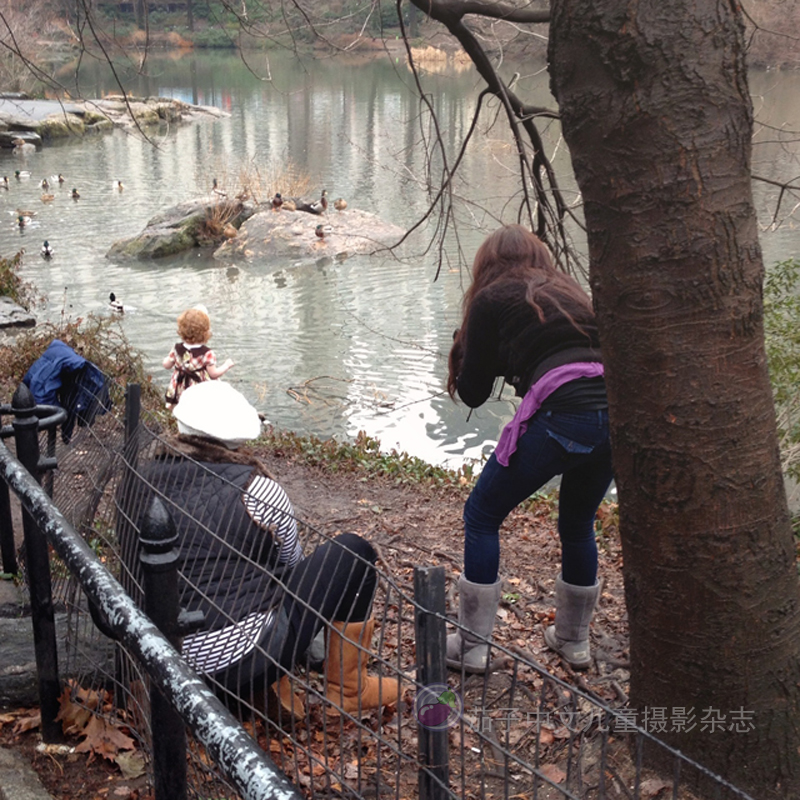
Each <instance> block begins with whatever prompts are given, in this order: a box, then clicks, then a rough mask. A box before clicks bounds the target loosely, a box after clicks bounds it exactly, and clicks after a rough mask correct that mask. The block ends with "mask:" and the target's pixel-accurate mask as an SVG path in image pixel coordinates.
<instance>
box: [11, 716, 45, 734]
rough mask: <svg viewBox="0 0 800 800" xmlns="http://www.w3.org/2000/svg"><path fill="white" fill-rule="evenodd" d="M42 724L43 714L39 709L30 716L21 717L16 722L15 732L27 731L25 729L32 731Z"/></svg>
mask: <svg viewBox="0 0 800 800" xmlns="http://www.w3.org/2000/svg"><path fill="white" fill-rule="evenodd" d="M41 724H42V715H41V714H40V713H39V712H38V711H34V712H33V713H32V714H31V715H30V716H29V717H19V718H18V719H17V721H16V722H15V723H14V733H15V734H17V733H25V731H32V730H35V729H36V728H38V727H39V726H40V725H41Z"/></svg>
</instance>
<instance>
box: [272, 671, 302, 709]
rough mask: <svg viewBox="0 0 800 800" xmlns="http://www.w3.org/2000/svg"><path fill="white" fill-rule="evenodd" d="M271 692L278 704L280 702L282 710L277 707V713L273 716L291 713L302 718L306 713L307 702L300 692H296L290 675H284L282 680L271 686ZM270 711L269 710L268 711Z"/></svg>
mask: <svg viewBox="0 0 800 800" xmlns="http://www.w3.org/2000/svg"><path fill="white" fill-rule="evenodd" d="M270 690H271V694H272V695H273V697H274V698H275V700H276V701H277V702H276V706H277V703H280V706H281V709H282V711H281V712H278V710H277V708H275V710H274V711H275V713H274V714H272V715H271V716H278V714H279V713H280V715H281V716H283V717H284V718H285V717H286V716H287V715H289V716H292V717H294V718H295V719H302V718H303V717H305V715H306V708H305V704H304V703H303V698H302V697H301V696H300V695H299V694H295V691H294V687H293V685H292V681H290V680H289V676H288V675H284V676H283V677H282V678H281V679H280V680H277V681H275V683H273V684H272V686H270ZM268 713H269V712H268Z"/></svg>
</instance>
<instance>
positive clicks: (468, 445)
mask: <svg viewBox="0 0 800 800" xmlns="http://www.w3.org/2000/svg"><path fill="white" fill-rule="evenodd" d="M147 68H148V71H149V77H147V78H143V77H140V76H132V77H127V78H126V81H127V84H126V85H127V86H128V88H129V91H132V92H134V93H138V94H146V95H162V96H171V97H177V98H181V99H184V100H187V101H190V102H198V103H201V104H207V105H214V106H218V107H220V108H223V109H224V110H226V111H228V112H229V113H230V114H231V116H230V118H227V119H223V120H218V121H213V122H202V123H197V124H191V125H185V126H180V127H177V128H174V129H172V130H169V131H162V132H159V134H158V135H157V137H156V140H155V145H156V146H154V145H153V143H151V142H147V141H143V140H142V138H141V137H139V136H137V135H132V134H130V133H126V132H123V131H121V130H116V131H114V132H112V133H109V134H105V135H100V136H96V137H92V138H85V139H83V140H79V141H69V142H65V143H60V144H53V145H47V146H46V147H44V148H42V149H41V150H39V151H37V152H36V153H34V154H31V155H30V156H28V157H26V158H23V157H20V156H15V155H12V154H11V153H9V152H6V151H3V152H0V175H2V174H7V175H9V176H12V175H13V173H14V170H16V169H22V170H29V171H30V172H31V177H30V178H29V179H27V180H22V181H19V182H17V181H14V180H13V178H12V179H11V183H12V185H11V188H10V190H9V191H8V192H3V193H2V196H0V254H2V255H6V256H8V255H12V254H13V253H15V252H16V251H17V250H19V249H20V248H21V247H22V248H25V250H26V256H25V258H24V273H23V274H24V277H25V278H26V279H28V280H30V281H31V282H33V283H34V284H36V285H37V287H38V288H39V289H40V290H41V291H43V292H44V293H46V295H47V297H48V302H47V304H46V306H45V307H43V308H40V309H38V314H39V316H40V317H44V316H48V317H51V318H53V317H58V316H59V315H61V314H62V313H65V314H67V315H69V316H71V317H78V316H81V315H83V314H85V313H87V312H90V311H92V312H97V313H108V312H107V302H108V295H109V292H112V291H113V292H115V294H116V295H117V296H118V297H119V298H120V299H121V300H122V301H123V302H124V303H125V305H126V308H127V309H128V312H127V313H126V314H125V315H124V317H123V319H122V322H121V324H122V325H123V327H124V329H125V332H126V334H127V336H128V338H129V339H130V341H131V342H132V343H133V344H134V345H135V346H136V347H137V348H139V349H140V350H141V351H142V352H144V354H145V356H146V359H147V365H148V368H149V369H150V370H151V372H152V375H153V377H154V380H156V381H157V382H158V383H159V384H161V385H166V383H167V381H168V379H169V373H168V372H167V371H166V370H163V369H162V368H161V360H162V359H163V357H164V356H165V355H166V354H167V352H168V351H169V349H170V347H171V346H172V344H173V342H174V341H175V339H176V334H175V319H176V317H177V315H178V314H179V313H180V312H181V311H182V310H183V309H184V308H186V307H188V306H190V305H194V304H196V303H203V304H205V305H206V306H207V307H208V308H209V311H210V313H211V318H212V327H213V332H214V335H213V339H212V342H211V344H212V345H213V347H214V350H215V351H216V353H217V355H218V357H219V358H220V359H221V360H222V359H225V358H227V357H231V358H233V359H234V360H235V361H236V362H237V366H236V367H235V368H234V370H232V371H231V372H229V373H228V379H229V380H230V381H231V382H232V383H233V384H234V385H235V386H236V387H237V388H238V389H240V390H241V391H242V392H243V393H244V394H245V395H246V396H247V397H248V399H250V401H251V402H252V403H253V404H254V405H255V406H256V407H257V408H258V409H259V410H260V411H262V412H263V413H264V414H265V415H266V416H267V418H268V419H269V420H270V421H271V422H273V423H275V424H277V425H278V426H280V427H282V428H287V429H291V430H296V431H299V432H305V433H314V434H317V435H319V436H322V437H328V436H331V435H336V436H338V437H339V438H344V437H354V436H355V435H356V434H357V433H358V431H360V430H364V431H366V432H367V433H368V434H369V435H371V436H374V437H376V438H378V439H380V440H381V442H382V445H383V447H384V449H390V448H397V449H398V450H401V451H405V452H408V453H409V454H412V455H415V456H419V457H420V458H423V459H425V460H426V461H429V462H431V463H439V464H448V465H450V466H458V465H460V464H461V463H462V462H463V461H464V459H476V458H480V457H481V456H482V455H484V454H486V453H488V452H490V451H491V449H492V447H493V446H494V444H495V442H496V440H497V437H498V436H499V432H500V430H501V428H502V425H503V424H504V423H505V422H506V421H507V420H508V419H509V418H510V416H511V415H512V414H513V408H514V406H513V404H512V402H511V399H510V398H511V392H510V391H509V390H508V389H506V390H505V392H504V399H500V400H495V401H492V402H490V403H487V404H486V405H485V406H484V407H482V408H480V409H477V410H476V411H474V412H473V413H472V414H471V415H468V413H467V409H466V408H465V407H464V406H463V405H456V404H454V403H453V402H452V401H451V400H450V399H449V398H448V397H447V395H446V394H445V393H444V384H445V379H446V374H447V361H446V359H447V352H448V349H449V346H450V343H451V338H452V332H453V329H454V328H455V327H456V325H457V324H458V320H459V316H460V313H459V312H460V302H461V294H462V290H463V285H464V282H465V281H466V280H467V273H466V267H467V265H468V264H469V263H470V262H471V259H472V256H473V254H474V251H475V248H476V246H477V244H478V243H479V242H480V241H481V239H482V238H483V236H484V235H485V233H486V231H488V230H492V229H493V228H494V227H496V225H497V224H498V221H499V220H501V219H502V220H505V221H511V220H513V219H514V217H515V211H516V205H515V203H517V202H518V200H519V185H518V181H517V178H516V173H515V170H514V162H515V158H514V152H513V148H512V147H511V145H510V142H509V139H508V136H507V135H506V133H505V130H504V124H503V121H502V119H500V120H498V121H497V124H496V125H495V126H491V125H490V124H489V122H488V120H489V117H488V116H487V117H486V119H487V121H486V122H485V123H482V124H481V125H480V126H479V129H478V133H477V135H476V136H475V137H474V140H473V142H472V144H471V145H470V147H469V148H468V150H467V153H466V155H465V158H464V162H463V168H462V171H461V173H460V177H459V179H458V181H457V182H456V185H455V186H454V207H455V216H456V218H457V219H458V221H459V227H458V236H456V235H455V234H454V233H450V234H449V235H448V238H447V254H448V259H449V261H448V263H445V264H444V265H443V267H442V269H441V270H440V273H439V277H438V279H436V280H434V278H435V276H436V273H437V269H438V267H439V264H438V262H437V258H436V253H435V252H434V251H435V248H433V249H431V248H429V247H428V244H429V242H430V240H431V237H432V235H433V230H434V225H435V223H434V222H431V223H429V224H428V225H427V226H423V227H422V229H421V230H420V231H419V232H417V233H416V234H414V236H412V237H411V239H410V241H409V242H408V243H407V244H405V245H404V246H403V248H402V249H401V250H400V251H399V252H398V253H397V254H395V255H393V256H387V255H382V256H371V257H357V258H356V257H353V258H349V259H346V260H344V261H330V260H322V261H319V262H317V263H300V264H298V263H291V262H290V261H288V260H287V261H284V262H281V261H279V260H278V261H270V262H265V263H258V264H244V263H237V262H236V261H233V260H231V261H219V260H214V259H213V258H211V257H210V256H209V254H208V253H205V252H201V251H193V252H191V253H190V254H188V255H184V256H180V257H176V258H169V259H162V260H158V261H147V262H139V261H117V260H110V259H108V258H106V255H105V254H106V252H107V251H108V248H109V246H110V245H111V243H112V242H113V241H115V240H117V239H120V238H124V237H128V236H133V235H135V234H137V233H139V232H140V231H141V230H142V228H143V227H144V225H145V223H146V222H147V220H148V219H149V218H150V217H152V216H153V215H154V214H155V213H156V212H158V211H159V210H161V209H162V208H164V207H166V206H169V205H172V204H175V203H178V202H181V201H184V200H187V199H190V198H193V197H196V196H199V195H202V194H205V193H207V192H208V190H209V188H210V186H211V182H212V180H213V179H214V178H215V177H217V178H218V179H219V180H220V182H221V183H222V184H223V185H228V186H230V185H232V184H235V182H236V176H237V175H238V174H239V173H240V171H241V170H242V169H249V170H253V169H258V170H259V171H260V172H262V173H266V174H269V172H270V171H271V170H273V171H274V170H275V169H277V168H278V167H280V166H281V165H285V164H293V165H295V166H296V167H297V169H298V170H300V171H303V172H306V173H308V175H309V176H311V179H312V181H311V185H312V186H313V187H314V189H313V190H312V191H311V192H310V193H309V197H310V198H311V199H313V197H314V196H316V195H317V194H318V192H319V190H321V189H322V188H327V189H328V193H329V196H330V197H332V198H333V197H338V196H342V197H344V198H346V199H347V200H348V203H349V205H350V207H351V208H361V209H364V210H367V211H372V212H374V213H376V214H378V215H379V216H380V217H381V218H383V219H386V220H387V221H390V222H393V223H395V224H397V225H400V226H403V227H407V226H410V225H412V224H413V223H414V222H416V221H417V220H418V219H419V218H420V217H421V216H422V215H423V214H424V213H425V211H426V209H427V207H428V203H429V201H430V199H431V197H432V194H431V188H432V187H433V186H435V184H436V182H437V180H438V176H439V175H440V164H441V159H442V156H441V155H437V156H436V157H435V159H434V163H432V164H431V165H428V164H427V163H426V159H425V146H424V144H425V141H427V140H429V139H430V136H431V130H430V128H429V125H428V123H427V122H425V121H424V118H423V117H422V116H421V114H420V101H419V99H418V97H417V95H416V93H415V89H414V86H413V81H412V78H411V74H410V73H409V72H408V70H407V69H406V68H405V66H404V65H403V64H401V63H397V62H395V61H394V60H393V59H391V58H389V57H388V56H383V57H378V58H373V59H370V60H368V61H362V60H359V61H357V60H353V61H341V60H338V59H337V60H335V61H326V60H317V61H313V60H311V61H307V62H303V63H298V62H297V61H295V60H294V59H291V58H289V57H288V56H285V55H275V54H270V55H269V56H266V55H264V54H263V53H262V54H258V55H254V56H251V57H250V64H249V68H248V66H245V65H244V64H243V63H242V61H241V60H240V59H239V58H238V57H236V56H235V55H232V54H229V53H214V52H211V53H206V52H203V53H201V54H191V53H190V54H185V55H183V56H182V57H177V56H175V57H172V56H170V57H161V58H156V57H154V56H151V57H150V59H149V61H148V64H147ZM254 72H255V73H257V74H256V75H254V74H253V73H254ZM265 75H269V78H270V79H269V80H265V79H264V77H263V76H265ZM62 79H63V80H65V81H70V80H71V81H72V82H74V80H75V79H74V76H72V73H71V72H70V71H69V70H64V71H63V72H62ZM424 80H425V90H426V92H427V93H428V96H429V99H430V102H431V103H432V105H433V106H434V107H435V108H436V110H437V113H438V114H439V119H440V125H441V126H442V133H443V138H444V141H445V143H446V147H447V153H446V154H445V157H446V158H447V160H448V162H449V163H453V161H454V160H455V158H456V156H457V153H458V149H459V147H460V145H461V142H462V141H463V138H464V135H465V133H466V131H467V129H468V128H469V126H470V124H471V120H472V113H473V111H474V108H475V104H476V99H477V95H478V92H479V91H480V88H481V87H480V82H479V81H478V79H477V78H476V76H475V74H474V72H473V71H472V70H461V71H455V70H450V71H444V72H440V73H436V74H426V75H425V78H424ZM798 81H800V76H798V75H796V74H794V73H775V72H772V73H761V74H758V75H754V76H753V77H752V88H753V93H754V95H756V97H757V106H758V107H759V109H760V115H761V117H762V118H763V119H765V120H768V121H769V122H770V123H771V124H773V125H778V124H784V123H786V124H787V125H788V126H789V127H792V128H794V129H797V128H798V127H800V120H795V119H794V117H796V116H798V115H799V114H800V109H798V108H797V106H796V104H795V103H794V101H793V98H795V97H796V96H797V93H796V90H797V88H800V87H797V86H795V84H796V83H797V82H798ZM78 88H79V89H80V92H81V94H82V95H83V96H84V97H96V96H101V95H103V94H106V93H109V92H113V91H115V87H114V84H113V82H112V80H111V78H110V76H109V75H108V74H106V73H105V72H103V71H102V70H100V69H98V68H95V67H93V66H92V65H90V66H89V68H87V69H83V70H82V72H81V74H80V82H79V87H78ZM519 91H520V94H521V95H522V96H524V97H526V98H527V99H528V101H529V102H531V103H534V104H540V105H550V106H552V105H554V104H553V102H552V99H551V98H550V96H549V91H548V77H547V74H546V73H545V72H544V71H543V70H542V69H541V68H536V69H533V68H532V69H530V70H529V71H528V72H527V73H526V72H525V71H523V74H522V76H521V78H520V86H519ZM544 134H545V137H546V141H547V148H548V152H550V153H553V154H555V156H554V163H555V166H556V170H557V172H558V173H559V174H560V175H561V179H562V183H563V186H564V189H565V191H566V193H567V197H568V199H569V200H570V201H571V200H574V199H575V191H574V184H573V183H572V182H571V179H570V177H569V174H570V170H569V162H568V154H567V152H566V148H565V147H564V145H563V142H561V141H560V139H559V130H558V126H557V124H555V123H549V124H546V125H545V126H544ZM759 135H760V136H761V139H762V140H763V144H758V145H757V147H756V151H755V159H754V162H755V167H754V169H755V172H756V173H757V174H763V176H764V177H767V178H771V179H777V178H779V177H781V176H783V177H787V176H788V177H791V176H792V175H793V174H796V173H797V172H798V164H797V156H798V151H800V146H798V145H794V144H792V145H791V146H788V145H785V144H779V145H776V144H772V143H768V142H767V140H768V139H774V136H771V135H770V134H769V130H768V129H766V128H765V129H764V130H763V131H762V132H761V133H760V134H759ZM756 141H757V142H758V141H759V139H758V137H757V139H756ZM428 167H430V177H429V173H428ZM57 173H62V174H63V175H64V176H65V177H66V183H65V184H64V185H63V186H62V187H60V188H56V189H55V193H56V195H57V197H56V200H55V201H54V202H53V203H52V204H49V205H43V204H42V203H41V201H40V195H41V189H40V188H39V181H40V180H41V179H42V178H43V177H45V176H50V175H55V174H57ZM116 181H122V182H123V184H124V186H125V189H124V191H123V192H119V191H117V190H116V188H115V182H116ZM73 187H75V188H77V189H78V190H79V192H80V195H81V197H80V200H78V201H73V200H71V199H70V197H69V193H70V190H71V189H72V188H73ZM755 194H756V201H757V205H758V208H759V212H760V214H761V217H762V222H763V225H764V228H765V234H764V237H763V239H762V244H763V247H764V251H765V260H766V262H767V263H768V264H769V263H771V262H774V261H777V260H779V259H782V258H787V257H789V256H792V255H794V254H795V253H796V252H797V247H798V243H800V231H798V230H796V229H795V228H794V225H793V223H792V221H791V220H787V221H785V222H784V223H782V224H781V225H779V226H777V230H774V231H769V232H767V231H766V229H767V228H769V227H770V223H771V221H772V211H773V210H774V200H775V197H776V195H777V189H775V188H774V187H766V186H765V185H764V184H760V185H759V184H756V185H755ZM794 202H796V201H791V200H789V199H786V200H785V201H784V205H783V207H784V208H785V210H786V211H788V210H790V208H791V207H792V206H793V205H794ZM18 208H33V209H35V210H36V211H37V215H36V217H35V218H34V221H33V223H32V224H31V225H30V226H28V227H27V228H25V229H24V230H23V231H20V230H19V229H18V227H17V225H16V222H15V220H16V209H18ZM772 227H775V226H772ZM44 239H47V240H49V241H50V243H51V245H52V246H53V247H54V249H55V253H56V254H55V257H54V258H53V259H52V260H51V261H48V262H46V261H44V260H42V259H41V258H39V256H38V251H39V248H40V247H41V244H42V241H43V240H44ZM579 244H580V243H579Z"/></svg>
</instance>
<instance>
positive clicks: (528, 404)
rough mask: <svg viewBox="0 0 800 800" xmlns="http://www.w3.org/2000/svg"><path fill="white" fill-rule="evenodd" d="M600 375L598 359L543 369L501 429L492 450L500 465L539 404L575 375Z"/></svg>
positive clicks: (601, 369)
mask: <svg viewBox="0 0 800 800" xmlns="http://www.w3.org/2000/svg"><path fill="white" fill-rule="evenodd" d="M602 374H603V365H602V364H601V363H600V362H599V361H578V362H575V363H574V364H563V365H562V366H560V367H555V368H554V369H551V370H550V371H549V372H545V374H544V375H542V377H541V378H539V380H538V381H536V383H534V384H532V385H531V388H530V389H528V391H527V392H526V393H525V397H523V398H522V402H521V403H520V404H519V408H517V412H516V413H515V414H514V418H513V419H512V420H511V422H509V423H508V425H506V426H505V428H503V432H502V433H501V434H500V441H499V442H498V443H497V447H496V448H495V450H494V454H495V456H497V460H498V461H499V462H500V464H502V466H504V467H507V466H508V460H509V458H511V456H512V455H513V453H514V451H515V450H516V449H517V440H518V439H519V437H520V436H522V434H523V433H525V431H526V430H527V429H528V420H529V419H530V418H531V417H532V416H533V415H534V414H535V413H536V412H537V411H538V410H539V408H540V407H541V405H542V403H543V402H544V401H545V400H546V399H547V398H548V397H549V396H550V395H551V394H552V393H553V392H554V391H555V390H556V389H558V387H559V386H563V385H564V384H565V383H569V382H570V381H574V380H575V379H576V378H599V377H600V376H601V375H602Z"/></svg>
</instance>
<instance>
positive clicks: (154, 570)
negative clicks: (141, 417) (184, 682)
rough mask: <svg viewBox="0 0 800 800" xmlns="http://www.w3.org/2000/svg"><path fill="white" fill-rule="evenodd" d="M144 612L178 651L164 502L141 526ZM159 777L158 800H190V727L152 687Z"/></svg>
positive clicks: (171, 542) (173, 555) (172, 537)
mask: <svg viewBox="0 0 800 800" xmlns="http://www.w3.org/2000/svg"><path fill="white" fill-rule="evenodd" d="M139 530H140V534H139V541H140V543H141V547H142V549H141V552H140V553H139V560H140V561H141V564H142V577H143V581H144V611H145V614H147V616H148V617H150V619H151V620H152V621H153V623H154V624H155V625H156V627H157V628H158V629H159V630H160V631H161V632H162V633H163V634H164V636H166V637H167V638H168V639H169V641H170V643H171V644H172V645H173V646H174V647H175V649H176V650H178V652H180V649H181V637H180V632H179V626H178V615H179V612H180V608H179V602H178V549H177V547H176V544H177V542H178V533H177V531H176V529H175V523H174V522H173V520H172V517H171V516H170V515H169V512H168V511H167V509H166V508H165V507H164V504H163V503H162V502H161V500H159V499H158V498H157V497H154V498H153V499H152V501H151V503H150V506H149V508H147V509H146V510H145V513H144V515H143V518H142V521H141V524H140V525H139ZM150 727H151V730H152V734H153V774H154V790H155V799H156V800H185V798H186V728H185V727H184V724H183V720H182V719H181V717H180V715H179V714H178V713H177V711H175V710H174V709H173V708H172V706H171V705H170V703H169V702H168V701H167V699H166V698H165V697H164V695H163V694H162V693H161V691H160V690H159V689H158V688H157V687H156V686H154V685H151V688H150Z"/></svg>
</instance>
